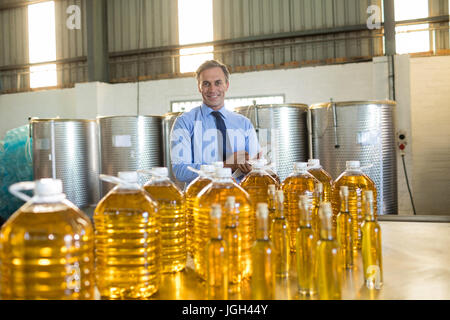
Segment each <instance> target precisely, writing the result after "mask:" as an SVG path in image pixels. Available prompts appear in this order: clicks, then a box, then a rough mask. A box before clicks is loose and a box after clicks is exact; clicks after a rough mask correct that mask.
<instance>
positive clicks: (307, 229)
mask: <svg viewBox="0 0 450 320" xmlns="http://www.w3.org/2000/svg"><path fill="white" fill-rule="evenodd" d="M299 208H300V226H299V228H298V229H297V235H296V237H297V242H296V245H297V250H296V260H297V281H298V288H299V292H300V294H302V295H304V296H313V295H314V294H316V292H317V291H316V246H317V237H316V235H315V234H314V231H313V229H312V226H311V220H312V216H311V214H312V208H311V201H310V199H309V198H308V196H306V195H301V196H300V201H299Z"/></svg>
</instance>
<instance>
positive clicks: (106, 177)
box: [98, 174, 135, 187]
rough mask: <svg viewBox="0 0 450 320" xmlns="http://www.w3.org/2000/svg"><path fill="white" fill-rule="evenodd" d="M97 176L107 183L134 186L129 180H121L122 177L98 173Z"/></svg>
mask: <svg viewBox="0 0 450 320" xmlns="http://www.w3.org/2000/svg"><path fill="white" fill-rule="evenodd" d="M98 177H99V178H100V179H101V180H103V181H106V182H109V183H113V184H121V185H124V186H127V187H135V185H134V184H133V183H129V182H127V181H125V180H122V179H119V178H118V177H115V176H109V175H107V174H99V175H98Z"/></svg>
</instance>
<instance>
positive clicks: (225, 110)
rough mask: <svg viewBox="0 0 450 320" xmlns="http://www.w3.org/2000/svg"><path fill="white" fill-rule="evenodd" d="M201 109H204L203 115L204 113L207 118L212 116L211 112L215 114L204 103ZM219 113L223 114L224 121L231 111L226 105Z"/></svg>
mask: <svg viewBox="0 0 450 320" xmlns="http://www.w3.org/2000/svg"><path fill="white" fill-rule="evenodd" d="M200 108H201V109H202V113H203V114H204V115H205V116H209V115H210V114H211V112H214V110H213V109H211V108H210V107H208V106H207V105H206V104H204V103H202V105H201V107H200ZM218 111H219V112H220V113H221V114H222V117H223V118H224V119H226V118H227V116H228V113H229V112H230V111H228V110H227V109H226V108H225V105H224V106H223V107H222V108H220V109H219V110H218Z"/></svg>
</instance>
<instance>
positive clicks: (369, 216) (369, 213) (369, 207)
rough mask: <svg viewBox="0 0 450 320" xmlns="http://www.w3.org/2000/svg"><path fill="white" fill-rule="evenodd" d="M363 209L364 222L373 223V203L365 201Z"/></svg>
mask: <svg viewBox="0 0 450 320" xmlns="http://www.w3.org/2000/svg"><path fill="white" fill-rule="evenodd" d="M364 209H365V220H366V221H375V210H374V204H373V201H366V203H365V208H364Z"/></svg>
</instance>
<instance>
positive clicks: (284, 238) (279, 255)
mask: <svg viewBox="0 0 450 320" xmlns="http://www.w3.org/2000/svg"><path fill="white" fill-rule="evenodd" d="M276 208H277V209H276V211H275V218H274V219H273V220H272V225H271V233H270V234H271V237H270V240H271V241H272V245H273V249H274V261H275V275H276V276H277V277H281V278H284V277H287V276H288V274H289V265H290V263H291V259H290V257H291V256H290V253H291V250H290V239H289V238H290V234H289V233H290V230H289V224H288V221H287V219H286V217H285V215H284V194H283V191H282V190H278V191H277V192H276Z"/></svg>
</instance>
